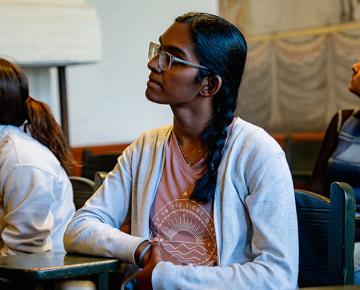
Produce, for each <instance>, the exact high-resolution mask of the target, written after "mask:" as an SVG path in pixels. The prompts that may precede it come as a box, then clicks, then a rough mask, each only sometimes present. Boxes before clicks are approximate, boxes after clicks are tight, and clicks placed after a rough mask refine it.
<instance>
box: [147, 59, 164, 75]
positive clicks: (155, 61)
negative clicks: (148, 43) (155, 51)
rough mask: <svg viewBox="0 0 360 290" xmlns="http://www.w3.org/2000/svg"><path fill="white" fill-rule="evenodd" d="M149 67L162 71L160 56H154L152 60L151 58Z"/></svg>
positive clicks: (152, 69) (158, 71)
mask: <svg viewBox="0 0 360 290" xmlns="http://www.w3.org/2000/svg"><path fill="white" fill-rule="evenodd" d="M147 67H148V68H149V69H150V70H151V71H155V72H157V73H161V69H160V67H159V56H158V55H157V56H155V57H153V58H152V59H151V60H149V62H148V65H147Z"/></svg>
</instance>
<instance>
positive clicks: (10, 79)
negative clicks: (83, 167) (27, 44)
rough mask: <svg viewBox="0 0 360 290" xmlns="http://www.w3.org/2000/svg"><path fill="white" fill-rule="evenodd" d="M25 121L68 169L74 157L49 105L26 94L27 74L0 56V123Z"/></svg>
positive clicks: (27, 86)
mask: <svg viewBox="0 0 360 290" xmlns="http://www.w3.org/2000/svg"><path fill="white" fill-rule="evenodd" d="M25 121H27V122H26V124H25V129H26V130H28V131H29V132H30V134H31V136H32V137H33V138H34V139H36V140H38V141H39V142H40V143H41V144H43V145H45V146H46V147H47V148H49V150H50V151H51V152H52V153H53V154H54V155H55V156H56V158H57V159H58V160H59V162H60V163H61V165H62V166H63V167H64V169H65V170H66V171H67V172H68V173H69V171H70V169H71V167H72V166H73V165H74V161H73V158H72V155H71V151H70V148H69V146H68V145H67V143H66V141H65V138H64V135H63V132H62V130H61V128H60V126H59V125H58V124H57V122H56V120H55V118H54V117H53V115H52V113H51V111H50V108H49V106H48V105H47V104H45V103H43V102H40V101H36V100H35V99H33V98H32V97H30V96H29V85H28V80H27V77H26V75H25V73H24V72H23V71H22V70H21V69H20V68H19V67H18V66H17V65H15V64H13V63H11V62H9V61H7V60H5V59H3V58H0V124H3V125H13V126H17V127H19V126H21V125H22V124H24V123H25Z"/></svg>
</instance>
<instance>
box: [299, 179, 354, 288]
mask: <svg viewBox="0 0 360 290" xmlns="http://www.w3.org/2000/svg"><path fill="white" fill-rule="evenodd" d="M295 200H296V209H297V218H298V227H299V278H298V283H299V286H300V287H310V286H326V285H344V284H353V282H354V235H355V234H354V229H355V224H354V221H355V196H354V192H353V190H352V188H351V187H350V186H349V185H348V184H346V183H342V182H334V183H332V185H331V189H330V200H329V199H328V198H326V197H323V196H321V195H319V194H316V193H313V192H309V191H305V190H297V189H295Z"/></svg>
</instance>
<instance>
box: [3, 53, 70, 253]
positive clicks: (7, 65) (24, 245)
mask: <svg viewBox="0 0 360 290" xmlns="http://www.w3.org/2000/svg"><path fill="white" fill-rule="evenodd" d="M72 164H73V159H72V157H71V154H70V150H69V148H68V146H67V144H66V142H65V139H64V136H63V134H62V131H61V128H60V127H59V125H58V124H57V123H56V121H55V119H54V117H53V116H52V113H51V111H50V110H49V108H48V106H47V105H46V104H44V103H42V102H39V101H36V100H35V99H33V98H32V97H30V96H29V87H28V81H27V77H26V75H25V74H24V72H23V71H22V70H21V69H20V68H19V67H18V66H16V65H14V64H13V63H11V62H9V61H7V60H5V59H3V58H0V256H7V255H18V254H30V253H41V252H45V251H57V250H62V251H63V250H64V245H63V235H64V231H65V228H66V226H67V224H68V223H69V221H70V220H71V218H72V216H73V214H74V212H75V206H74V203H73V191H72V186H71V183H70V180H69V178H68V175H67V172H66V170H69V169H70V167H71V166H72Z"/></svg>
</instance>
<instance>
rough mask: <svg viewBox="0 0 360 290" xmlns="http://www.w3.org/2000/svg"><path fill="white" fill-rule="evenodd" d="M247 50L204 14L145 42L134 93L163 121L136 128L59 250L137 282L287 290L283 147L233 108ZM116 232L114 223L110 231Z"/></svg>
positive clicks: (292, 236)
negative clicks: (141, 83)
mask: <svg viewBox="0 0 360 290" xmlns="http://www.w3.org/2000/svg"><path fill="white" fill-rule="evenodd" d="M246 53H247V47H246V42H245V39H244V37H243V35H242V34H241V33H240V31H239V30H238V29H237V28H236V27H235V26H233V25H232V24H230V23H228V22H227V21H225V20H224V19H222V18H220V17H217V16H214V15H209V14H205V13H188V14H185V15H183V16H180V17H178V18H177V19H176V20H175V23H174V24H173V25H171V26H170V27H169V28H168V29H167V30H166V31H165V32H164V33H163V34H162V35H161V37H160V45H156V44H154V43H151V44H150V48H149V63H148V67H149V69H150V75H149V81H148V82H147V89H146V93H145V94H146V97H147V98H148V99H149V100H150V101H152V102H155V103H159V104H168V105H169V106H170V107H171V109H172V112H173V114H174V119H173V124H172V125H171V126H166V127H163V128H159V129H156V130H153V131H149V132H146V133H144V134H143V135H141V136H140V137H139V138H138V139H137V140H136V141H135V142H134V143H133V144H132V145H130V146H129V147H128V148H127V149H126V150H125V152H124V153H123V154H122V156H121V157H120V158H119V160H118V164H117V165H116V166H115V168H114V170H113V171H112V172H110V173H109V175H108V176H107V178H106V180H105V181H104V184H103V186H102V187H101V188H100V189H99V190H98V191H97V192H96V193H95V194H94V196H93V197H92V198H91V199H90V200H89V201H88V202H87V203H86V205H85V206H84V207H83V208H82V209H81V210H80V211H79V212H78V213H77V214H76V215H75V218H74V219H73V221H72V222H71V223H70V225H69V227H68V229H67V232H66V234H65V245H66V248H67V250H69V251H73V252H81V253H88V254H94V255H103V256H109V257H117V258H120V259H121V260H122V261H124V262H127V263H129V264H133V265H135V266H136V269H138V272H137V273H136V274H135V275H134V276H133V277H135V278H136V279H134V280H133V281H135V283H137V285H138V287H139V288H140V289H151V288H153V289H293V288H295V287H296V281H297V269H298V240H297V223H296V210H295V202H294V193H293V185H292V181H291V177H290V173H289V169H288V166H287V164H286V161H285V157H284V153H283V152H282V150H281V149H280V147H279V146H278V145H277V143H276V142H275V141H274V140H273V139H272V138H271V137H270V136H269V135H268V134H267V133H265V132H264V131H263V130H262V129H260V128H258V127H256V126H254V125H251V124H249V123H247V122H245V121H243V120H241V119H240V118H236V117H235V116H234V111H235V106H236V99H237V94H238V89H239V85H240V81H241V77H242V74H243V70H244V66H245V60H246ZM119 229H120V230H119Z"/></svg>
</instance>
